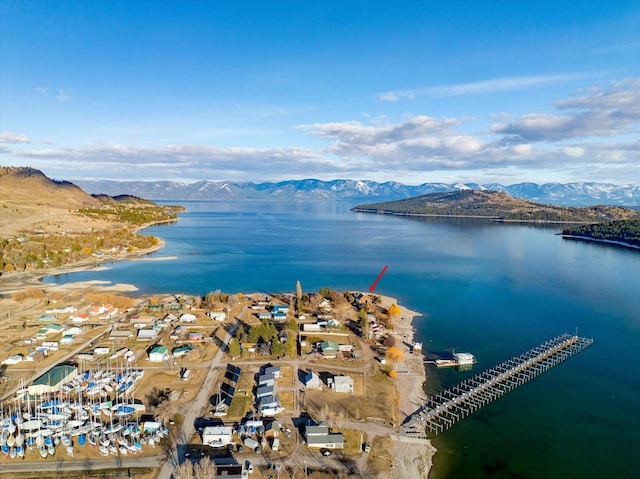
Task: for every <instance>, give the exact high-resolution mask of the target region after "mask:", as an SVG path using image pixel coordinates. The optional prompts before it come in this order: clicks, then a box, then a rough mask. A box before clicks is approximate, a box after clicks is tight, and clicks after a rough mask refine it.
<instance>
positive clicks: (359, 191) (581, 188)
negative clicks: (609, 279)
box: [74, 179, 640, 207]
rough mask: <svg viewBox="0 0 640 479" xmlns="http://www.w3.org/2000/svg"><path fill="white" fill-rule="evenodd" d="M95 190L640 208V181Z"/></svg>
mask: <svg viewBox="0 0 640 479" xmlns="http://www.w3.org/2000/svg"><path fill="white" fill-rule="evenodd" d="M74 183H75V184H76V185H78V186H80V187H81V188H82V189H83V190H85V191H86V192H88V193H91V194H100V193H101V194H107V195H110V196H116V195H125V194H126V195H134V196H138V197H141V198H148V199H151V200H173V201H180V200H182V201H184V200H209V201H230V200H233V201H251V200H259V201H336V200H348V201H353V202H363V201H393V200H399V199H404V198H411V197H414V196H420V195H425V194H429V193H444V192H449V191H459V190H469V189H472V190H479V191H500V192H504V193H507V194H509V195H511V196H513V197H514V198H522V199H528V200H532V201H537V202H540V203H549V204H555V205H560V206H591V205H599V204H606V205H618V206H631V207H633V206H640V185H613V184H608V183H586V182H575V183H564V184H563V183H544V184H536V183H518V184H514V185H510V186H504V185H501V184H498V183H489V184H484V185H479V184H475V183H464V184H463V183H423V184H421V185H417V186H411V185H405V184H402V183H398V182H394V181H388V182H385V183H378V182H375V181H368V180H332V181H322V180H315V179H304V180H288V181H281V182H278V183H251V182H230V181H209V180H203V181H198V182H195V183H184V182H177V181H107V180H75V181H74Z"/></svg>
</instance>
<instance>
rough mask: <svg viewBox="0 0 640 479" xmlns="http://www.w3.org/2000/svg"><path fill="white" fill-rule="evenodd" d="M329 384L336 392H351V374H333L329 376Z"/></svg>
mask: <svg viewBox="0 0 640 479" xmlns="http://www.w3.org/2000/svg"><path fill="white" fill-rule="evenodd" d="M328 382H329V386H330V387H331V389H333V390H334V391H335V392H337V393H353V379H351V376H334V377H332V378H329V381H328Z"/></svg>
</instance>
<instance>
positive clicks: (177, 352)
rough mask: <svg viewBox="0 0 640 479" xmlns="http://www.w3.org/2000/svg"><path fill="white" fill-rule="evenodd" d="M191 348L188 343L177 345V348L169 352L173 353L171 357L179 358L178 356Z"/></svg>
mask: <svg viewBox="0 0 640 479" xmlns="http://www.w3.org/2000/svg"><path fill="white" fill-rule="evenodd" d="M192 349H193V346H189V345H186V346H178V347H177V348H173V351H171V354H173V357H175V358H179V357H180V356H184V355H185V354H187V353H188V352H189V351H191V350H192Z"/></svg>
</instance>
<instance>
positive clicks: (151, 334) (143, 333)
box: [137, 329, 158, 341]
mask: <svg viewBox="0 0 640 479" xmlns="http://www.w3.org/2000/svg"><path fill="white" fill-rule="evenodd" d="M157 334H158V331H156V330H155V329H139V330H138V336H137V340H138V341H153V340H154V339H155V338H156V336H157Z"/></svg>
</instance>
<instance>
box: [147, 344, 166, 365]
mask: <svg viewBox="0 0 640 479" xmlns="http://www.w3.org/2000/svg"><path fill="white" fill-rule="evenodd" d="M167 359H169V353H168V352H167V348H166V347H164V346H155V347H154V348H152V349H151V351H150V352H149V361H151V362H153V363H161V362H163V361H166V360H167Z"/></svg>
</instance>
